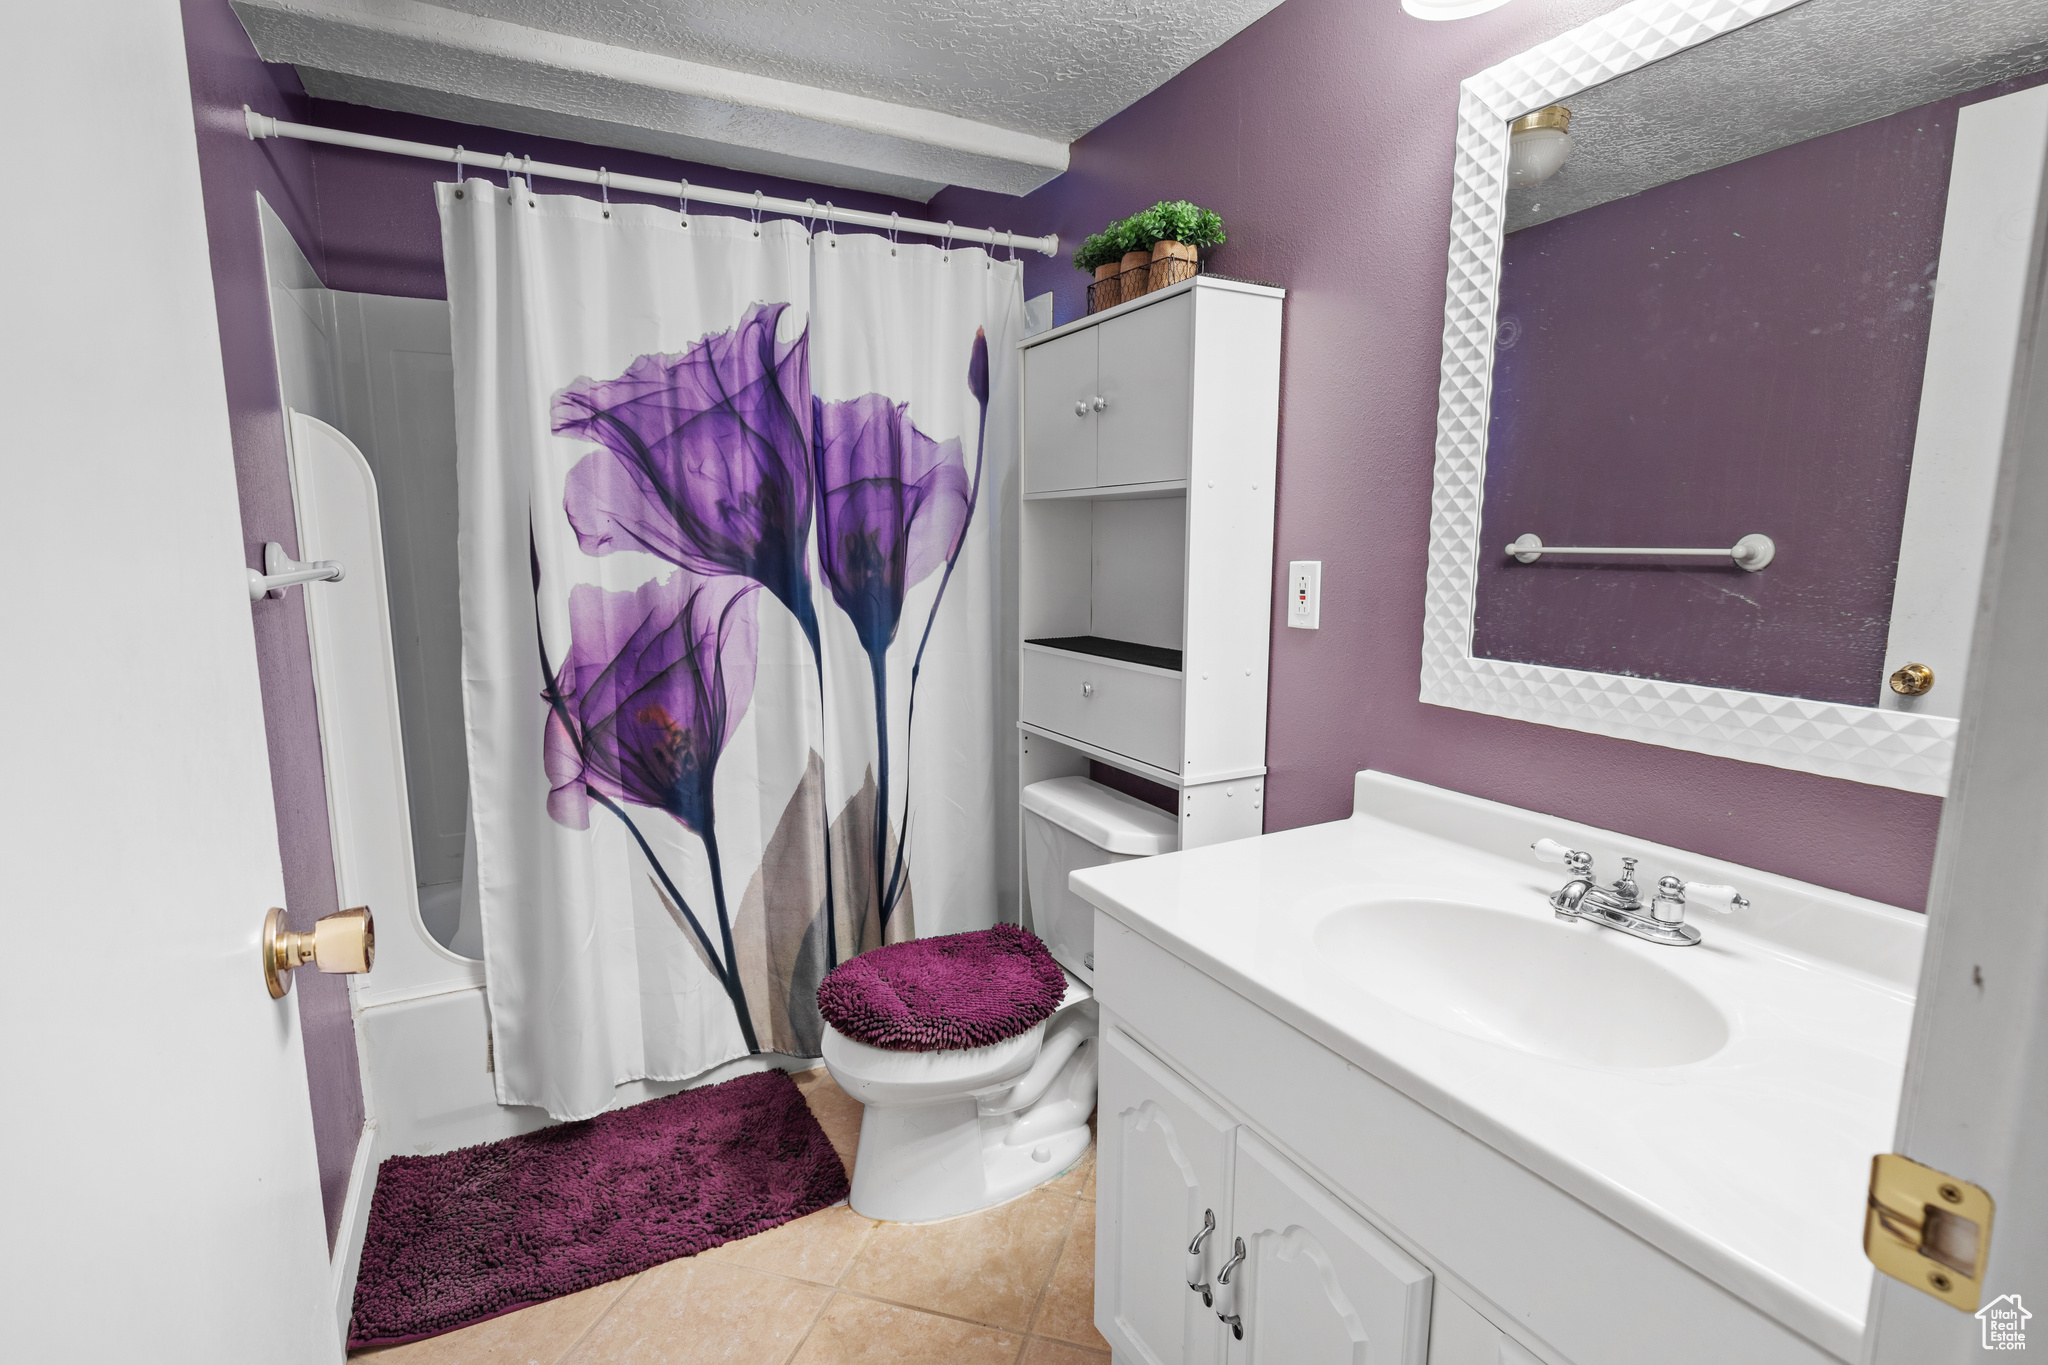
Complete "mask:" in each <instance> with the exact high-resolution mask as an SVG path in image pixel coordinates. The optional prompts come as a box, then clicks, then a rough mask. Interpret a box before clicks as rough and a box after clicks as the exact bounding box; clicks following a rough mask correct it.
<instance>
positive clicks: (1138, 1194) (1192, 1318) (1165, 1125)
mask: <svg viewBox="0 0 2048 1365" xmlns="http://www.w3.org/2000/svg"><path fill="white" fill-rule="evenodd" d="M1101 1056H1102V1080H1101V1090H1100V1091H1099V1092H1098V1093H1099V1094H1100V1095H1108V1094H1111V1093H1114V1094H1115V1095H1116V1097H1117V1101H1116V1106H1115V1108H1113V1109H1112V1108H1111V1107H1110V1106H1109V1105H1108V1104H1105V1103H1101V1102H1100V1101H1099V1100H1098V1104H1097V1118H1096V1125H1097V1131H1098V1141H1099V1142H1100V1144H1101V1145H1100V1150H1099V1151H1098V1152H1097V1154H1096V1187H1097V1188H1096V1238H1095V1259H1096V1271H1095V1282H1096V1284H1097V1285H1098V1286H1101V1287H1105V1288H1106V1289H1107V1291H1108V1292H1107V1293H1106V1294H1098V1295H1097V1297H1096V1316H1097V1317H1098V1318H1099V1319H1106V1320H1107V1321H1108V1322H1111V1323H1114V1324H1115V1326H1114V1328H1113V1329H1112V1328H1110V1327H1108V1326H1105V1327H1103V1329H1102V1330H1103V1333H1104V1335H1106V1336H1108V1337H1109V1340H1110V1341H1111V1342H1112V1343H1113V1344H1115V1345H1116V1348H1117V1351H1118V1359H1119V1360H1122V1359H1125V1358H1128V1359H1130V1360H1132V1361H1142V1362H1145V1365H1164V1363H1165V1362H1174V1363H1175V1365H1178V1362H1182V1361H1185V1362H1188V1365H1222V1361H1223V1343H1224V1338H1225V1336H1226V1335H1227V1332H1226V1330H1225V1328H1224V1327H1223V1324H1221V1323H1220V1322H1218V1321H1217V1320H1216V1314H1215V1313H1214V1312H1213V1311H1211V1309H1210V1307H1209V1306H1208V1305H1207V1304H1205V1303H1204V1302H1203V1301H1202V1296H1201V1294H1200V1293H1198V1292H1196V1291H1194V1290H1191V1289H1189V1288H1188V1279H1187V1276H1188V1265H1189V1256H1188V1246H1189V1244H1190V1243H1191V1242H1192V1241H1193V1240H1194V1238H1195V1237H1196V1235H1197V1234H1199V1233H1201V1232H1202V1229H1203V1227H1204V1223H1205V1219H1213V1220H1214V1224H1213V1227H1211V1230H1210V1231H1209V1232H1208V1234H1207V1235H1206V1236H1205V1237H1203V1239H1202V1248H1201V1250H1200V1251H1199V1252H1198V1253H1196V1255H1197V1258H1198V1264H1200V1265H1201V1266H1202V1267H1203V1271H1202V1278H1203V1280H1204V1282H1210V1281H1213V1279H1214V1277H1215V1274H1216V1270H1217V1267H1219V1266H1221V1265H1222V1264H1223V1261H1224V1258H1225V1257H1227V1256H1228V1255H1229V1254H1230V1253H1229V1252H1228V1251H1227V1250H1225V1251H1222V1252H1221V1253H1220V1254H1219V1253H1218V1250H1217V1249H1218V1248H1219V1247H1221V1248H1227V1247H1229V1246H1230V1231H1229V1223H1230V1174H1231V1160H1232V1142H1231V1139H1232V1136H1233V1135H1234V1133H1235V1132H1236V1129H1237V1124H1236V1123H1235V1122H1234V1121H1233V1120H1231V1119H1230V1118H1229V1117H1227V1116H1226V1115H1225V1114H1224V1113H1223V1111H1222V1110H1220V1109H1218V1108H1216V1106H1214V1105H1212V1104H1210V1103H1209V1102H1208V1101H1207V1100H1205V1099H1203V1098H1202V1097H1201V1096H1200V1095H1199V1094H1197V1093H1196V1092H1195V1091H1194V1089H1193V1088H1192V1087H1190V1086H1189V1085H1188V1084H1187V1082H1185V1081H1183V1080H1181V1079H1180V1078H1179V1077H1178V1076H1176V1075H1174V1074H1173V1072H1172V1071H1170V1070H1168V1069H1167V1068H1166V1067H1165V1066H1164V1065H1162V1064H1161V1063H1160V1062H1159V1061H1158V1059H1157V1058H1154V1057H1152V1056H1150V1055H1149V1054H1147V1053H1146V1052H1145V1051H1144V1050H1143V1049H1142V1048H1139V1047H1137V1046H1136V1045H1134V1044H1133V1043H1132V1042H1131V1040H1130V1039H1129V1038H1128V1037H1126V1036H1125V1035H1123V1034H1121V1033H1118V1032H1115V1031H1113V1030H1111V1031H1105V1032H1104V1033H1103V1034H1102V1052H1101Z"/></svg>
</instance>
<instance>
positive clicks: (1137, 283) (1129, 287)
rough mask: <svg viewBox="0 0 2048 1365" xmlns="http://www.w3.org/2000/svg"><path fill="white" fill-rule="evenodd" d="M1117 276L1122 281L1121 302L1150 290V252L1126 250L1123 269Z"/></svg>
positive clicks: (1128, 300)
mask: <svg viewBox="0 0 2048 1365" xmlns="http://www.w3.org/2000/svg"><path fill="white" fill-rule="evenodd" d="M1119 278H1121V279H1122V280H1123V282H1124V294H1123V298H1122V300H1121V302H1124V303H1129V302H1130V301H1131V300H1132V299H1135V298H1137V297H1139V296H1140V295H1143V294H1147V293H1150V292H1151V290H1152V253H1151V252H1149V251H1126V252H1125V253H1124V262H1123V269H1122V270H1121V271H1120V272H1119Z"/></svg>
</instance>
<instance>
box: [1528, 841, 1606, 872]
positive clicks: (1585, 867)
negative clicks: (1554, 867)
mask: <svg viewBox="0 0 2048 1365" xmlns="http://www.w3.org/2000/svg"><path fill="white" fill-rule="evenodd" d="M1529 848H1530V850H1531V851H1532V852H1533V853H1535V855H1536V861H1537V862H1540V863H1557V864H1558V865H1560V866H1562V867H1565V868H1568V869H1570V871H1571V874H1572V875H1573V876H1574V877H1590V876H1592V875H1593V855H1592V854H1590V853H1582V852H1580V851H1579V850H1578V849H1575V848H1566V847H1565V846H1564V845H1563V844H1560V843H1559V842H1558V841H1557V840H1555V839H1538V840H1537V841H1536V842H1535V843H1533V844H1531V845H1529Z"/></svg>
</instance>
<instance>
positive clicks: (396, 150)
mask: <svg viewBox="0 0 2048 1365" xmlns="http://www.w3.org/2000/svg"><path fill="white" fill-rule="evenodd" d="M242 117H243V119H244V120H245V121H246V122H247V124H248V126H249V140H250V141H252V142H254V141H260V140H261V139H263V138H267V137H288V138H296V139H297V140H298V141H300V142H324V143H326V144H328V145H329V146H331V147H360V148H362V149H363V150H364V151H369V152H389V153H390V154H391V155H393V156H415V157H419V158H420V159H422V160H425V161H449V162H453V161H456V160H457V159H458V158H459V159H460V161H461V164H463V165H466V166H477V167H480V168H481V167H496V168H498V169H500V170H503V171H504V172H505V173H506V174H507V175H523V176H527V177H528V178H531V177H533V176H536V175H539V176H545V177H547V178H548V179H549V180H573V181H575V182H577V183H579V184H584V185H603V186H608V187H610V188H611V189H617V190H632V191H634V192H635V193H638V194H655V195H661V196H663V197H665V198H669V199H680V198H681V197H682V196H683V195H684V194H685V193H687V194H688V196H689V197H690V198H691V199H695V200H699V201H701V202H703V203H706V204H723V205H725V206H726V207H727V208H735V209H754V210H756V211H759V212H763V213H781V214H787V215H791V216H793V217H798V218H821V219H823V220H825V221H826V222H828V223H852V224H854V225H856V226H858V227H871V228H880V229H882V230H883V231H885V232H889V231H903V232H915V233H918V234H920V235H921V236H925V237H939V238H943V239H946V240H948V241H954V242H985V243H987V244H988V245H990V246H1008V247H1013V248H1014V247H1022V248H1024V249H1025V250H1027V251H1037V252H1041V253H1043V254H1044V255H1047V256H1057V255H1058V254H1059V250H1060V239H1059V237H1058V236H1057V235H1054V236H1050V237H1025V236H1022V235H1020V234H1017V233H1014V232H997V231H996V230H995V229H994V228H969V227H955V226H954V225H953V224H951V223H933V222H929V221H927V220H925V219H922V218H899V217H898V216H896V215H895V214H888V213H868V212H866V211H865V210H862V209H842V208H835V207H833V206H831V205H829V204H820V203H818V202H817V201H816V200H815V199H777V198H775V197H773V196H771V195H765V194H760V193H758V192H757V193H754V194H742V193H741V192H740V191H738V190H720V189H713V188H712V187H711V186H709V185H692V184H690V183H689V182H688V181H682V180H650V179H648V178H647V177H646V176H644V175H613V174H612V173H611V172H610V171H587V170H584V169H583V168H582V167H581V166H562V165H558V164H556V163H554V162H552V161H535V160H534V159H533V158H531V157H523V156H513V155H512V154H511V153H509V152H507V153H505V154H503V155H497V156H494V155H491V154H489V153H481V152H472V151H468V150H466V149H463V148H458V147H436V146H434V145H433V144H431V143H426V142H405V141H402V140H401V139H399V138H395V137H371V136H370V135H369V134H367V133H344V132H342V131H341V130H339V129H337V128H321V127H318V126H316V125H314V124H311V123H288V122H286V121H285V120H283V119H275V118H271V117H270V116H269V115H268V114H259V113H257V112H256V111H255V110H254V109H251V108H250V107H249V106H248V105H246V104H245V105H243V106H242Z"/></svg>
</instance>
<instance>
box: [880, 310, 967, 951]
mask: <svg viewBox="0 0 2048 1365" xmlns="http://www.w3.org/2000/svg"><path fill="white" fill-rule="evenodd" d="M967 390H968V392H970V393H972V394H973V395H974V401H975V404H976V406H978V407H979V408H980V409H981V420H980V426H979V428H978V431H977V435H976V437H975V442H974V481H973V482H972V483H971V484H969V485H968V489H967V512H966V515H965V516H963V517H961V518H960V529H959V530H958V531H956V532H954V534H953V543H952V545H950V546H949V547H948V548H947V550H946V572H945V575H944V576H943V577H941V578H940V579H939V590H938V591H937V592H935V593H933V594H932V609H931V612H930V614H929V615H927V616H926V617H925V618H924V634H923V635H922V636H921V637H919V639H918V642H917V655H916V657H915V658H913V659H912V660H911V661H910V706H909V709H908V714H906V715H905V716H904V719H903V743H904V747H906V748H908V747H909V745H910V735H911V731H912V728H913V727H914V726H915V725H916V724H917V679H918V675H919V674H920V673H922V672H923V671H924V649H925V646H926V645H928V644H930V643H931V642H932V625H933V623H934V622H936V621H937V620H938V619H939V603H941V602H943V601H945V600H946V585H947V584H949V583H951V582H952V581H953V566H954V565H956V564H958V563H959V562H960V547H961V546H963V545H965V544H966V543H967V526H968V523H970V522H972V521H973V520H974V509H975V506H976V505H977V504H978V503H979V502H980V501H981V469H982V456H983V454H984V453H985V452H986V451H987V449H988V392H989V370H988V334H987V332H986V331H984V330H983V329H982V328H979V327H977V328H975V329H974V345H973V346H972V347H971V348H969V350H968V352H967ZM884 811H885V813H886V805H885V807H884ZM903 819H904V824H905V825H906V826H908V824H909V822H910V773H909V771H908V770H907V769H906V770H905V772H904V775H903ZM909 845H910V831H909V829H908V828H905V830H904V831H903V835H902V837H901V838H900V839H898V840H897V842H896V865H895V866H894V867H893V868H891V869H890V871H889V881H888V885H887V886H886V887H885V888H883V890H882V920H883V922H884V923H887V922H888V917H889V911H890V909H891V908H892V907H894V905H895V904H896V901H897V899H898V897H900V896H901V895H902V894H903V877H904V858H905V856H906V851H907V849H908V848H909Z"/></svg>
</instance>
